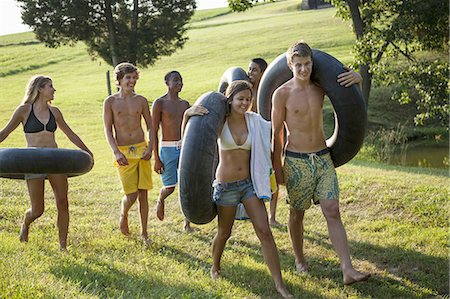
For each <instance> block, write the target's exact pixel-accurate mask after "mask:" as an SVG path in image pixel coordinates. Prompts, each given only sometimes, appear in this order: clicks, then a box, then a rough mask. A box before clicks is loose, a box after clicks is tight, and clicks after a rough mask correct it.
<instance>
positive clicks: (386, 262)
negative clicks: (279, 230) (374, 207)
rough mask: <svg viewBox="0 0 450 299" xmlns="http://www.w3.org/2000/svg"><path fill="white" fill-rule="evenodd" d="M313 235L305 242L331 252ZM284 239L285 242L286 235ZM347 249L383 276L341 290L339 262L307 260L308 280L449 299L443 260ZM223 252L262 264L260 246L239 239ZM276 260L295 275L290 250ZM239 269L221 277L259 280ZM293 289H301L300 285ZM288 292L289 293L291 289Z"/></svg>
mask: <svg viewBox="0 0 450 299" xmlns="http://www.w3.org/2000/svg"><path fill="white" fill-rule="evenodd" d="M312 234H313V236H305V240H307V241H309V242H311V243H316V244H318V245H320V246H321V247H323V248H326V249H328V250H332V251H334V247H333V245H332V244H331V242H330V241H329V238H328V235H326V234H320V233H312ZM195 237H196V238H198V239H200V240H202V241H204V242H210V241H211V240H209V239H207V238H205V237H203V236H201V235H199V234H197V235H196V236H195ZM286 238H288V236H287V235H286ZM349 247H350V252H351V257H352V258H354V259H359V260H366V261H369V262H371V263H373V264H374V265H375V266H376V267H377V268H378V269H379V270H381V272H384V273H386V274H384V273H383V274H382V275H379V274H378V275H374V274H372V277H371V278H370V279H369V281H368V282H367V283H359V284H358V283H357V284H354V285H352V286H350V287H347V286H345V287H344V285H343V281H342V271H341V267H340V264H339V262H337V261H335V260H329V259H319V258H315V257H309V256H307V260H308V264H309V268H310V272H309V276H310V277H311V278H314V279H319V282H320V280H321V279H329V280H332V281H333V282H334V284H335V285H336V287H337V288H344V289H345V288H353V289H356V290H357V291H358V292H359V293H361V294H363V295H364V296H367V297H374V298H383V297H386V296H389V297H390V298H393V297H397V298H423V297H427V296H436V295H437V296H442V297H445V296H448V292H449V289H448V279H449V273H448V271H447V265H448V263H447V260H446V259H445V258H439V257H434V256H430V255H426V254H423V253H421V252H417V251H413V250H408V249H404V248H400V247H397V246H386V247H382V246H377V245H373V244H369V243H365V242H355V241H351V240H349ZM225 250H233V252H235V254H236V255H237V256H239V255H241V256H242V255H245V256H249V257H250V258H251V259H253V260H254V261H255V262H258V263H262V264H265V261H264V258H263V256H262V252H261V247H260V246H259V244H252V243H250V242H247V241H245V240H242V239H240V238H236V239H233V238H231V239H230V240H229V241H228V242H227V245H226V247H225ZM279 256H280V261H281V268H282V270H283V271H292V272H295V270H294V256H293V254H292V249H291V248H289V249H288V250H279ZM207 267H210V265H207ZM230 267H231V268H233V270H229V271H230V272H229V273H235V274H228V275H227V274H226V273H227V271H226V269H227V268H230ZM240 267H242V268H245V267H244V266H241V265H226V264H225V265H224V266H223V271H224V277H225V278H227V279H228V280H230V281H232V282H233V283H235V284H237V285H238V284H239V283H240V281H238V280H236V279H234V278H233V277H234V276H236V275H237V276H236V277H246V278H245V279H248V282H247V284H248V285H250V286H251V284H252V283H251V282H252V281H253V283H254V282H255V281H256V280H259V279H258V277H259V275H260V274H258V273H256V272H255V270H254V269H242V270H240V269H239V268H240ZM265 275H266V278H261V279H265V281H268V282H271V281H272V280H271V277H270V276H268V275H267V274H265ZM296 287H301V285H300V286H296ZM289 289H290V290H292V287H290V288H289ZM424 290H429V291H430V293H428V292H427V293H425V292H424ZM251 291H252V292H254V293H260V291H261V290H260V289H259V288H258V287H256V286H255V289H251ZM300 294H302V293H300ZM303 296H305V297H304V298H308V296H310V297H313V298H319V295H318V294H305V295H302V297H303ZM310 297H309V298H310Z"/></svg>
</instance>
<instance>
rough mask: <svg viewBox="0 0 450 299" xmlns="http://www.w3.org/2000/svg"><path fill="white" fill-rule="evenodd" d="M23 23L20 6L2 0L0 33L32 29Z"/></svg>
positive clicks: (200, 2)
mask: <svg viewBox="0 0 450 299" xmlns="http://www.w3.org/2000/svg"><path fill="white" fill-rule="evenodd" d="M227 4H228V3H227V1H226V0H197V9H208V8H216V7H225V6H227ZM30 30H31V29H30V28H29V27H28V26H26V25H24V24H22V19H21V18H20V8H19V6H18V4H17V2H16V1H14V0H0V35H6V34H11V33H18V32H25V31H30Z"/></svg>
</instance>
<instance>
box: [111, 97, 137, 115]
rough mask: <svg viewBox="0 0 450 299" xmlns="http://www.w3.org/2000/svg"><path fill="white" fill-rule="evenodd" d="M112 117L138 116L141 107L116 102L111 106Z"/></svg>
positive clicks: (130, 103) (125, 102)
mask: <svg viewBox="0 0 450 299" xmlns="http://www.w3.org/2000/svg"><path fill="white" fill-rule="evenodd" d="M112 110H113V113H114V116H118V117H124V116H140V115H141V114H142V106H141V105H140V104H139V103H137V102H131V101H129V102H127V101H117V102H115V103H114V104H113V105H112Z"/></svg>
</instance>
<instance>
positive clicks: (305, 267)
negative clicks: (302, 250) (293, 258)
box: [295, 262, 308, 274]
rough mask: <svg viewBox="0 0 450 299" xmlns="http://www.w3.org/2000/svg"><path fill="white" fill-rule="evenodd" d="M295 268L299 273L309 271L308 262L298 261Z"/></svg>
mask: <svg viewBox="0 0 450 299" xmlns="http://www.w3.org/2000/svg"><path fill="white" fill-rule="evenodd" d="M295 270H297V273H298V274H306V273H308V264H307V263H306V262H303V263H298V264H297V263H296V264H295Z"/></svg>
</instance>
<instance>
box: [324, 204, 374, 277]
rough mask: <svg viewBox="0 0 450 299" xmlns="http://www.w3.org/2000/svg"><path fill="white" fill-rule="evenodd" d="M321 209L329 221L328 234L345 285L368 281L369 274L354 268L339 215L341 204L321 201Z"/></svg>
mask: <svg viewBox="0 0 450 299" xmlns="http://www.w3.org/2000/svg"><path fill="white" fill-rule="evenodd" d="M320 207H321V208H322V212H323V214H324V216H325V219H326V220H327V226H328V234H329V235H330V239H331V242H332V243H333V246H334V249H335V250H336V253H337V254H338V256H339V261H340V263H341V268H342V274H343V276H344V284H352V283H355V282H359V281H365V280H367V279H368V278H369V277H370V274H369V273H362V272H359V271H357V270H355V268H353V266H352V262H351V260H350V253H349V249H348V241H347V234H346V232H345V228H344V225H343V224H342V221H341V214H340V213H339V202H338V201H337V200H321V201H320Z"/></svg>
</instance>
